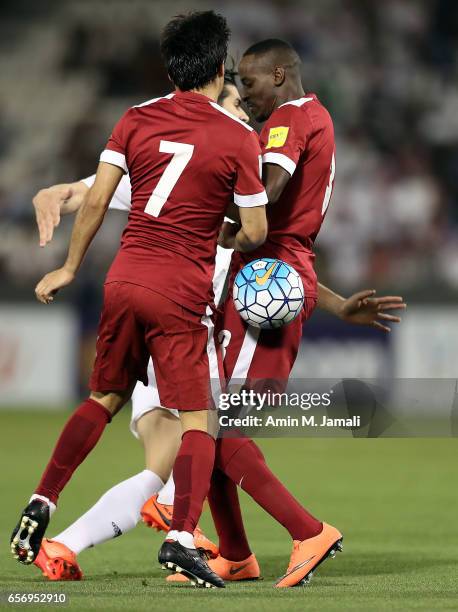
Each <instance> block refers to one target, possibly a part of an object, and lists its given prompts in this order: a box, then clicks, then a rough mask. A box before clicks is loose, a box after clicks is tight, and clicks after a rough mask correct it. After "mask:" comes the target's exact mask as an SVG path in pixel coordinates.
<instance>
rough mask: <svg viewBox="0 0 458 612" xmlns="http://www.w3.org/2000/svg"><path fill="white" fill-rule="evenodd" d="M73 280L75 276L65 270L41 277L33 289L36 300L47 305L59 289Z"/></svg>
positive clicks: (60, 269)
mask: <svg viewBox="0 0 458 612" xmlns="http://www.w3.org/2000/svg"><path fill="white" fill-rule="evenodd" d="M74 278H75V275H74V274H73V273H72V272H70V271H69V270H67V269H66V268H59V269H58V270H54V271H53V272H49V274H46V275H45V276H43V278H42V279H41V281H40V282H39V283H38V285H37V286H36V288H35V295H36V298H37V300H38V301H39V302H43V304H49V303H50V302H52V301H53V300H54V295H55V294H56V293H57V292H58V291H59V289H62V288H63V287H66V286H67V285H69V284H70V283H71V282H72V281H73V279H74Z"/></svg>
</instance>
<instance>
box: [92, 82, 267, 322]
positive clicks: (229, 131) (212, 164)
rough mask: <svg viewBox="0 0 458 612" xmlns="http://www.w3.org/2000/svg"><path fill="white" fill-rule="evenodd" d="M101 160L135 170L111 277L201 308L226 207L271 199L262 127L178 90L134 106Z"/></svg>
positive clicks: (208, 298) (208, 290)
mask: <svg viewBox="0 0 458 612" xmlns="http://www.w3.org/2000/svg"><path fill="white" fill-rule="evenodd" d="M100 161H103V162H107V163H110V164H114V165H116V166H119V167H120V168H122V169H123V170H124V171H125V172H127V171H128V172H129V175H130V181H131V185H132V209H131V212H130V214H129V220H128V223H127V226H126V229H125V230H124V233H123V236H122V240H121V247H120V249H119V251H118V254H117V255H116V258H115V260H114V262H113V264H112V266H111V268H110V270H109V272H108V275H107V282H110V281H125V282H130V283H134V284H138V285H142V286H144V287H147V288H150V289H153V290H154V291H157V292H159V293H162V294H163V295H165V296H166V297H168V298H169V299H172V300H174V301H175V302H177V303H179V304H182V305H183V306H185V307H186V308H189V309H191V310H193V311H194V312H202V313H204V312H205V311H206V307H207V304H209V303H211V302H212V277H213V271H214V266H215V254H216V240H217V236H218V231H219V229H220V226H221V223H222V221H223V218H224V213H225V210H226V207H227V205H228V204H229V202H230V201H231V200H232V199H233V200H234V202H235V203H236V204H237V205H238V206H248V207H250V206H260V205H263V204H266V203H267V196H266V193H265V190H264V187H263V185H262V181H261V177H260V163H261V149H260V146H259V141H258V137H257V135H256V133H255V132H254V131H253V130H252V129H251V128H250V127H249V126H247V125H245V124H244V123H243V122H241V121H239V120H238V119H236V118H235V117H233V116H232V115H231V114H230V113H228V112H226V111H225V110H224V109H222V108H221V107H220V106H218V105H217V104H216V103H215V102H214V101H213V100H211V99H210V98H207V97H206V96H203V95H201V94H197V93H193V92H175V93H173V94H170V95H168V96H165V97H164V98H157V99H155V100H150V101H148V102H145V103H144V104H140V105H139V106H134V107H133V108H131V109H129V110H128V111H127V112H126V113H125V114H124V116H123V117H122V118H121V120H120V121H119V123H118V124H117V125H116V127H115V128H114V130H113V133H112V135H111V137H110V139H109V141H108V144H107V146H106V149H105V151H103V153H102V155H101V156H100Z"/></svg>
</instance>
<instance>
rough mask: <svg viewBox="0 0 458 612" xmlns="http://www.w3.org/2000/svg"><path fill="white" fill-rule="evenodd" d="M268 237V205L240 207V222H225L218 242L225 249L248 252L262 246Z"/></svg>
mask: <svg viewBox="0 0 458 612" xmlns="http://www.w3.org/2000/svg"><path fill="white" fill-rule="evenodd" d="M266 238H267V218H266V207H265V206H255V207H253V208H241V209H240V223H230V222H227V221H225V222H224V223H223V225H222V227H221V231H220V235H219V238H218V244H219V246H222V247H224V248H225V249H234V250H235V251H240V252H242V253H246V252H249V251H253V250H254V249H257V248H258V247H259V246H261V244H263V243H264V242H265V240H266Z"/></svg>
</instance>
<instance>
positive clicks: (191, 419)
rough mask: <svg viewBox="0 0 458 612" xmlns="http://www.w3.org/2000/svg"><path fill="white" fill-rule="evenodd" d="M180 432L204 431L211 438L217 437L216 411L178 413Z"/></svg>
mask: <svg viewBox="0 0 458 612" xmlns="http://www.w3.org/2000/svg"><path fill="white" fill-rule="evenodd" d="M180 421H181V430H182V432H183V434H185V433H186V432H187V431H191V430H196V431H204V432H205V433H208V434H209V435H210V436H212V437H213V438H216V436H217V435H218V413H217V411H216V410H192V411H184V410H183V411H180Z"/></svg>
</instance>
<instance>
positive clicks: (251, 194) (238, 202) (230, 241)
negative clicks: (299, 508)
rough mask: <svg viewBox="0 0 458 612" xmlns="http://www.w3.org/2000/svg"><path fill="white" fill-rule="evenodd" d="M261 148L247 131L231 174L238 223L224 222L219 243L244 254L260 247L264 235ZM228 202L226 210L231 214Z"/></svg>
mask: <svg viewBox="0 0 458 612" xmlns="http://www.w3.org/2000/svg"><path fill="white" fill-rule="evenodd" d="M260 164H261V147H260V145H259V140H258V137H257V135H256V133H255V132H254V131H253V130H251V131H250V132H249V134H247V136H246V138H245V140H244V142H243V146H242V147H241V149H240V153H239V155H238V158H237V167H236V173H235V177H234V179H235V180H234V205H235V206H236V207H237V208H238V217H239V221H238V222H237V223H229V222H225V223H223V225H222V227H221V231H220V235H219V237H218V244H219V245H220V246H222V247H224V248H226V249H234V250H236V251H241V252H242V253H245V252H247V251H253V250H254V249H256V248H257V247H259V246H261V244H263V242H264V241H265V239H266V238H267V217H266V207H265V205H266V204H267V202H268V200H267V194H266V191H265V189H264V186H263V184H262V180H261V172H260ZM231 208H232V209H233V208H234V207H233V206H232V205H230V206H229V207H228V209H227V210H226V214H228V213H229V215H230V216H231V217H234V216H235V217H237V215H234V212H233V211H232V215H231Z"/></svg>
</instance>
